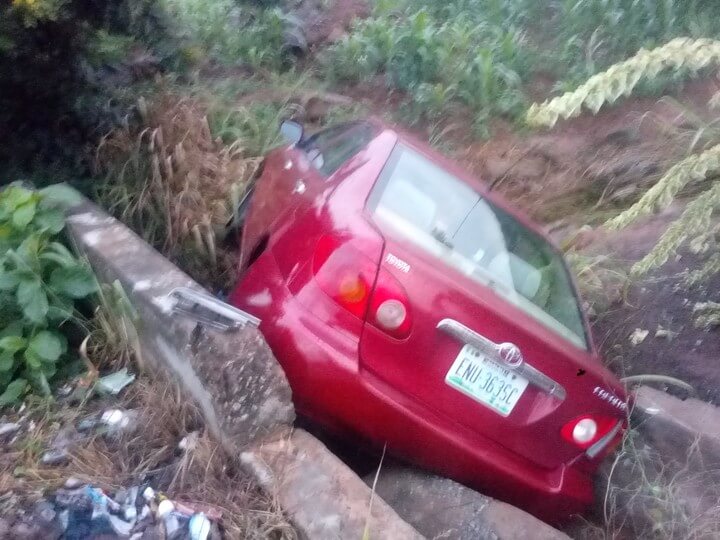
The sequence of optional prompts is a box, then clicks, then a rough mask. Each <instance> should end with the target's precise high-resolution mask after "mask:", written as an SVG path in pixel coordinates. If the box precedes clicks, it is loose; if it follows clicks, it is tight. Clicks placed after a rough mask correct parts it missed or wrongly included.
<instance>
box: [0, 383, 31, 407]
mask: <svg viewBox="0 0 720 540" xmlns="http://www.w3.org/2000/svg"><path fill="white" fill-rule="evenodd" d="M26 386H27V381H26V380H25V379H15V380H14V381H13V382H11V383H10V384H8V385H7V388H6V389H5V391H4V392H3V393H2V394H0V407H4V406H5V405H10V404H12V403H16V402H17V401H18V399H20V396H22V395H23V394H24V393H25V387H26Z"/></svg>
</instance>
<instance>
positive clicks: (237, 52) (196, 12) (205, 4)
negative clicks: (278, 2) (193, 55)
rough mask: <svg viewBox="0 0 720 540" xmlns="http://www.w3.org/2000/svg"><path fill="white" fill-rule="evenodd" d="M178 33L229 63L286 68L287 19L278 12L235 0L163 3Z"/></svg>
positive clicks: (212, 55)
mask: <svg viewBox="0 0 720 540" xmlns="http://www.w3.org/2000/svg"><path fill="white" fill-rule="evenodd" d="M163 5H164V7H165V9H166V10H167V11H168V12H169V13H170V14H171V15H172V16H173V17H174V18H175V20H177V21H178V24H177V26H176V28H177V32H178V33H179V34H180V35H181V36H182V37H184V38H185V39H186V40H187V41H188V42H190V43H197V44H199V45H200V46H201V47H202V48H203V49H204V50H205V53H206V54H208V55H210V56H211V57H212V58H214V59H216V60H219V61H220V62H223V63H226V64H237V63H241V62H244V63H246V64H249V65H251V66H253V67H260V66H264V67H270V68H275V69H277V68H279V67H281V65H282V62H283V58H282V51H283V32H284V30H285V25H286V17H285V16H284V15H283V13H282V12H281V11H280V10H278V9H252V8H250V7H248V6H242V5H240V3H239V2H235V1H233V0H212V1H208V0H163Z"/></svg>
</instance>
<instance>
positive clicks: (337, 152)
mask: <svg viewBox="0 0 720 540" xmlns="http://www.w3.org/2000/svg"><path fill="white" fill-rule="evenodd" d="M374 137H375V129H374V128H373V127H372V125H370V124H368V123H365V122H353V123H350V124H342V125H339V126H334V127H331V128H328V129H326V130H324V131H321V132H319V133H317V134H315V135H313V136H312V137H310V138H308V139H307V140H306V141H304V142H303V143H302V144H301V145H300V148H301V149H303V150H305V152H306V153H307V155H308V158H309V159H310V161H311V163H312V164H313V165H314V166H315V168H317V169H318V170H319V171H320V172H321V173H322V174H323V175H325V176H330V175H332V174H333V173H334V172H335V171H337V170H338V169H339V168H340V167H341V166H342V165H343V164H344V163H345V162H346V161H348V160H349V159H350V158H351V157H353V156H354V155H355V154H357V153H358V152H359V151H360V150H362V149H363V148H365V146H367V144H368V143H369V142H370V141H371V140H372V139H373V138H374Z"/></svg>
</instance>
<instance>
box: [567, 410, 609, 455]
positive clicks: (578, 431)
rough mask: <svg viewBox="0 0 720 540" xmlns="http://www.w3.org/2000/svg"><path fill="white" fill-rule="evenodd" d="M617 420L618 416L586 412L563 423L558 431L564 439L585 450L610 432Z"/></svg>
mask: <svg viewBox="0 0 720 540" xmlns="http://www.w3.org/2000/svg"><path fill="white" fill-rule="evenodd" d="M619 422H620V420H619V419H618V418H613V417H609V416H596V415H590V414H587V415H584V416H579V417H578V418H575V419H574V420H572V421H570V422H568V423H567V424H565V425H564V426H563V428H562V430H561V431H560V433H561V434H562V437H563V439H565V440H566V441H568V442H570V443H572V444H574V445H575V446H577V447H579V448H582V449H583V450H586V449H588V448H590V447H591V446H592V445H593V444H595V443H596V442H598V441H599V440H600V439H602V438H603V437H605V435H607V434H608V433H610V431H612V430H613V429H614V428H615V427H616V426H617V425H618V423H619Z"/></svg>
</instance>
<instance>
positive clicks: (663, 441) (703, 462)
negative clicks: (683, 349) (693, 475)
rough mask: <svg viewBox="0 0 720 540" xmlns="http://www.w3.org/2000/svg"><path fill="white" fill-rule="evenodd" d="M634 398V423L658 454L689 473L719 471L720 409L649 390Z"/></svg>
mask: <svg viewBox="0 0 720 540" xmlns="http://www.w3.org/2000/svg"><path fill="white" fill-rule="evenodd" d="M636 395H637V397H636V400H635V404H636V407H635V410H634V411H633V424H634V425H635V426H636V429H637V430H638V432H640V433H641V434H642V436H643V438H644V439H645V440H646V441H647V443H648V444H650V445H651V446H652V447H653V448H654V449H655V450H656V451H657V452H658V453H659V454H660V455H662V456H663V457H664V458H665V459H666V460H668V461H670V460H671V461H674V462H676V463H677V464H680V465H682V466H683V467H685V468H687V470H688V471H689V472H697V473H702V472H705V471H709V470H711V469H720V408H718V407H715V406H714V405H711V404H709V403H705V402H704V401H700V400H697V399H686V400H684V401H683V400H680V399H678V398H676V397H673V396H671V395H669V394H666V393H665V392H661V391H659V390H655V389H654V388H649V387H641V388H639V389H638V391H637V394H636Z"/></svg>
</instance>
